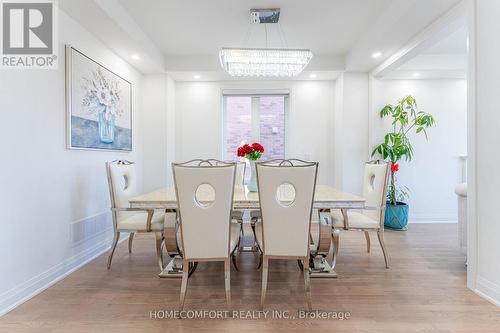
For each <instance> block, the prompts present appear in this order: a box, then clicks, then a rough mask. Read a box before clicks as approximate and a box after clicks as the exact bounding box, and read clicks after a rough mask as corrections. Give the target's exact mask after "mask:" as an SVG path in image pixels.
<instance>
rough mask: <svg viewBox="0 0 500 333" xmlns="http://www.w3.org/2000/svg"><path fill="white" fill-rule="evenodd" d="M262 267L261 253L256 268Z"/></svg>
mask: <svg viewBox="0 0 500 333" xmlns="http://www.w3.org/2000/svg"><path fill="white" fill-rule="evenodd" d="M261 267H262V253H261V254H260V255H259V265H258V266H257V270H259V269H260V268H261Z"/></svg>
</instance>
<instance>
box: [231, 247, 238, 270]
mask: <svg viewBox="0 0 500 333" xmlns="http://www.w3.org/2000/svg"><path fill="white" fill-rule="evenodd" d="M231 261H232V262H233V266H234V269H235V270H236V271H237V272H239V271H240V270H239V269H238V265H237V263H236V250H235V251H233V253H231Z"/></svg>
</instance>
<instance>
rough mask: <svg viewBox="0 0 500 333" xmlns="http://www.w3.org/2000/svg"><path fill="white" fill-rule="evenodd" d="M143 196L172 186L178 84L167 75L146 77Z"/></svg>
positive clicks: (144, 80)
mask: <svg viewBox="0 0 500 333" xmlns="http://www.w3.org/2000/svg"><path fill="white" fill-rule="evenodd" d="M143 87H144V88H143V94H142V96H141V98H142V109H143V110H144V112H143V125H144V135H143V137H144V138H143V143H144V192H150V191H153V190H156V189H159V188H162V187H165V186H171V185H173V179H172V167H171V164H172V162H174V160H175V133H176V130H175V82H174V81H173V80H172V79H171V78H170V77H169V76H168V75H167V74H151V75H144V77H143Z"/></svg>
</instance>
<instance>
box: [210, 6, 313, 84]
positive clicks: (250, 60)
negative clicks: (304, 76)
mask: <svg viewBox="0 0 500 333" xmlns="http://www.w3.org/2000/svg"><path fill="white" fill-rule="evenodd" d="M279 17H280V10H279V8H277V9H276V8H275V9H251V10H250V22H251V23H252V24H251V25H255V24H264V27H265V31H266V48H222V49H221V50H220V51H219V59H220V63H221V66H222V68H224V70H225V71H226V72H228V73H229V75H231V76H251V77H255V76H263V77H292V76H296V75H298V74H300V73H301V72H302V71H303V70H304V68H305V67H306V66H307V65H308V64H309V61H311V58H312V56H313V54H312V52H311V50H306V49H289V48H287V47H286V46H287V45H286V39H285V36H284V33H283V31H282V30H281V25H280V24H279ZM275 23H277V24H276V26H277V27H278V28H279V30H278V32H279V33H280V39H281V38H282V39H283V41H284V44H285V48H267V25H268V24H275ZM249 31H250V29H249ZM282 35H283V36H282ZM247 37H248V38H249V33H247Z"/></svg>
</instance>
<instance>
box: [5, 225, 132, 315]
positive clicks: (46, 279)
mask: <svg viewBox="0 0 500 333" xmlns="http://www.w3.org/2000/svg"><path fill="white" fill-rule="evenodd" d="M110 231H111V229H108V230H106V232H103V233H102V235H101V236H102V237H104V239H103V240H101V241H99V242H98V243H97V244H95V245H94V246H92V247H90V248H88V249H85V250H83V251H81V252H80V253H78V254H76V255H74V256H72V257H70V258H68V259H66V260H64V261H63V262H61V263H59V264H57V265H55V266H53V267H51V268H50V269H48V270H46V271H45V272H43V273H41V274H39V275H37V276H35V277H33V278H31V279H29V280H28V281H26V282H23V283H21V284H19V285H17V286H15V287H14V288H12V289H10V290H8V291H7V292H5V293H3V294H2V295H0V317H1V316H3V315H4V314H6V313H8V312H9V311H12V310H13V309H14V308H16V307H17V306H19V305H21V304H22V303H24V302H26V301H27V300H29V299H31V298H32V297H34V296H36V295H37V294H39V293H41V292H42V291H44V290H45V289H47V288H49V287H51V286H52V285H54V284H55V283H57V282H59V281H60V280H62V279H64V278H65V277H67V276H68V275H69V274H71V273H73V272H74V271H76V270H78V269H79V268H81V267H82V266H84V265H86V264H87V263H89V262H90V261H92V260H94V259H95V258H97V257H98V256H100V255H102V254H103V253H105V252H106V251H108V250H109V249H110V247H111V246H110V245H111V240H112V233H111V232H110ZM126 239H128V235H125V237H122V238H121V239H120V242H123V241H124V240H126ZM103 269H105V267H103Z"/></svg>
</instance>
